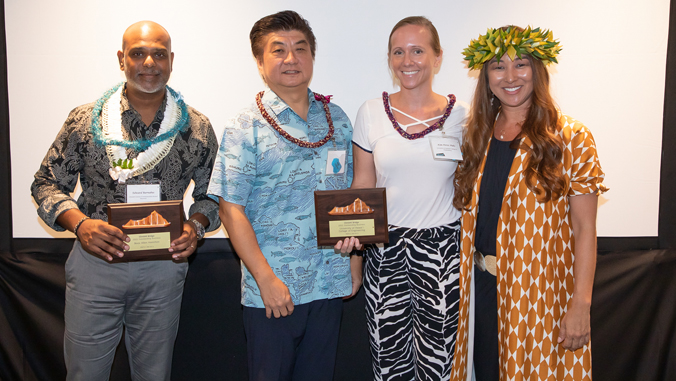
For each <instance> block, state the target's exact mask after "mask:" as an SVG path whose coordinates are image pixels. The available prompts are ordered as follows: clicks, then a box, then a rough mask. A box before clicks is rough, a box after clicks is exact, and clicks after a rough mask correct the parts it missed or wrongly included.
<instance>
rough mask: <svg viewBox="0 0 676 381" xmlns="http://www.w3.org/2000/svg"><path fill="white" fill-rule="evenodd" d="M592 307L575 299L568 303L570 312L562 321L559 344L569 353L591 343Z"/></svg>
mask: <svg viewBox="0 0 676 381" xmlns="http://www.w3.org/2000/svg"><path fill="white" fill-rule="evenodd" d="M589 310H590V305H589V304H586V303H584V302H581V301H578V300H577V299H575V296H573V298H571V299H570V302H569V303H568V311H567V312H566V314H565V315H564V316H563V319H562V320H561V328H560V329H559V338H558V343H559V344H561V345H562V346H563V347H564V348H566V349H567V350H569V351H575V350H577V349H579V348H582V347H583V346H584V345H586V344H587V343H589V337H590V332H591V324H590V317H589Z"/></svg>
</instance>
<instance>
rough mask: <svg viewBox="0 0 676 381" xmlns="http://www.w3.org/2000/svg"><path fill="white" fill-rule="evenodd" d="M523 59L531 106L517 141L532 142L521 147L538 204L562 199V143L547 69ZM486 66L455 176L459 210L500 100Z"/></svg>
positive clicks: (536, 61) (468, 194)
mask: <svg viewBox="0 0 676 381" xmlns="http://www.w3.org/2000/svg"><path fill="white" fill-rule="evenodd" d="M506 28H507V27H504V28H503V29H505V30H506ZM524 57H526V58H527V59H528V60H529V61H530V63H531V67H532V69H533V95H532V103H531V105H530V108H529V110H528V115H527V116H526V120H525V121H524V123H523V126H522V127H521V134H520V137H523V136H527V137H528V138H530V140H531V142H532V148H531V147H521V148H524V149H526V150H527V152H528V156H527V159H526V160H527V162H526V169H525V171H524V175H525V178H526V185H527V186H528V189H530V190H531V191H533V193H535V195H536V197H537V199H538V201H540V202H546V201H549V200H552V199H557V198H559V197H561V196H562V195H563V192H564V191H565V188H566V183H565V179H564V175H563V170H562V167H563V163H562V160H561V159H562V157H563V141H562V140H561V137H560V136H559V135H558V133H557V123H558V119H559V118H558V111H557V108H556V105H555V103H554V100H553V99H552V96H551V94H550V93H549V73H548V72H547V68H546V67H545V65H544V64H543V63H542V61H540V60H539V59H537V58H533V57H531V56H530V55H525V56H524ZM505 59H506V58H505ZM487 66H488V63H486V65H484V66H483V67H482V68H481V72H480V73H479V79H478V82H477V86H476V90H475V91H474V99H473V101H472V109H471V112H470V116H469V120H468V122H467V132H466V135H465V140H464V142H463V145H462V151H463V161H462V162H461V163H460V165H459V166H458V169H457V170H456V172H455V196H454V199H453V205H454V206H455V207H456V208H458V209H463V208H464V207H465V206H467V205H468V204H469V203H470V201H471V198H472V189H473V188H474V182H475V181H476V178H477V176H478V173H479V167H480V166H481V163H482V161H483V159H484V154H485V152H486V147H487V146H488V142H489V141H490V140H491V137H492V136H493V126H494V123H495V118H496V117H497V115H498V112H499V110H500V100H499V99H498V98H497V97H494V96H493V93H492V92H491V90H490V87H489V84H488V69H487ZM491 99H492V100H493V102H491ZM522 145H523V144H522Z"/></svg>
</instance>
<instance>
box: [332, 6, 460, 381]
mask: <svg viewBox="0 0 676 381" xmlns="http://www.w3.org/2000/svg"><path fill="white" fill-rule="evenodd" d="M442 53H443V52H442V50H441V46H440V43H439V36H438V34H437V31H436V28H434V25H432V23H431V22H430V21H429V20H428V19H426V18H425V17H407V18H405V19H403V20H401V21H399V22H398V23H397V24H396V25H395V26H394V28H393V29H392V32H391V34H390V40H389V48H388V62H389V66H390V70H391V72H392V74H393V77H394V79H395V81H396V82H397V83H398V84H399V86H400V91H399V92H396V93H394V94H391V95H389V94H387V93H386V92H384V93H383V95H382V98H376V99H372V100H369V101H366V102H365V103H364V104H363V105H362V106H361V108H360V109H359V113H358V114H357V119H356V121H355V128H354V135H353V141H352V143H353V144H354V181H353V183H352V188H373V187H385V188H387V215H388V220H389V223H390V227H389V236H390V237H389V244H386V245H371V246H367V247H365V249H364V258H365V266H364V288H365V292H366V303H367V306H366V312H367V317H368V330H369V335H370V342H371V354H372V357H373V371H374V376H375V379H376V380H387V379H407V380H412V379H416V380H427V379H431V380H439V379H448V378H449V376H450V371H451V364H452V359H453V352H454V347H455V333H456V329H457V319H458V309H457V301H458V296H459V295H458V263H459V239H460V222H459V217H460V212H459V211H458V210H457V209H455V208H454V207H453V189H454V188H453V180H454V172H455V169H456V167H457V162H456V161H453V160H448V159H443V157H444V156H445V157H448V154H449V152H448V151H444V150H442V146H446V147H448V144H451V145H454V146H456V147H459V142H460V141H461V139H462V129H463V126H464V123H465V119H466V115H467V110H468V108H467V106H466V105H465V104H462V103H461V102H456V99H455V96H453V95H448V96H443V95H440V94H437V93H435V92H433V91H432V81H433V79H434V75H435V73H436V72H437V71H438V69H439V67H440V66H441V61H442ZM355 243H356V244H357V247H359V243H358V241H357V240H355V239H354V238H352V239H347V240H345V241H344V242H341V243H339V244H338V245H336V247H337V248H341V247H342V248H343V251H345V250H346V249H351V248H352V245H354V244H355Z"/></svg>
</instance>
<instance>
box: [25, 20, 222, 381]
mask: <svg viewBox="0 0 676 381" xmlns="http://www.w3.org/2000/svg"><path fill="white" fill-rule="evenodd" d="M117 57H118V60H119V64H120V70H123V71H124V73H125V76H126V78H127V81H126V83H121V84H119V85H117V86H115V87H113V88H112V89H110V90H108V91H107V92H106V93H105V94H104V95H103V96H102V97H101V98H100V99H99V100H98V101H97V102H95V103H90V104H87V105H83V106H80V107H77V108H75V109H74V110H73V111H71V113H70V115H69V116H68V119H67V120H66V122H65V123H64V125H63V127H62V129H61V131H60V132H59V134H58V135H57V137H56V140H55V141H54V143H53V144H52V146H51V148H50V149H49V151H48V152H47V155H46V156H45V158H44V160H43V162H42V165H41V166H40V169H39V170H38V172H37V173H36V174H35V181H34V182H33V185H32V186H31V191H32V194H33V198H34V199H35V202H36V203H37V204H38V214H39V216H40V218H42V219H43V220H44V222H45V223H46V224H47V225H49V226H50V227H52V228H53V229H54V230H56V231H63V230H69V231H72V232H74V233H75V235H76V237H77V240H76V241H75V244H74V245H73V249H72V251H71V253H70V255H69V257H68V260H67V261H66V309H65V324H66V327H65V328H66V329H65V335H64V351H65V360H66V368H67V371H68V376H67V378H68V379H69V380H87V381H89V380H107V379H108V378H109V375H110V368H111V365H112V362H113V357H114V355H115V348H116V347H117V345H118V343H119V341H120V339H121V337H122V332H123V327H125V328H126V331H125V343H126V346H127V351H128V353H129V359H130V364H129V365H130V368H131V372H132V378H133V379H135V380H136V379H152V380H168V379H169V378H170V374H171V359H172V354H173V346H174V341H175V339H176V333H177V330H178V321H179V313H180V307H181V297H182V294H183V283H184V280H185V276H186V273H187V271H188V263H187V258H188V257H189V256H190V255H191V254H192V253H194V252H195V249H196V247H197V242H198V240H200V239H202V238H203V236H204V232H205V229H206V230H214V229H216V228H218V226H219V225H220V221H219V219H218V205H217V204H216V203H215V202H213V201H212V200H210V199H209V198H208V197H207V196H206V190H207V187H208V184H209V177H210V175H211V169H212V167H213V162H214V158H215V155H216V152H217V149H218V143H217V141H216V137H215V134H214V131H213V129H212V127H211V124H210V122H209V120H208V119H207V118H206V117H205V116H204V115H202V114H200V113H199V112H198V111H196V110H195V109H193V108H191V107H189V106H187V105H186V104H185V103H184V102H183V99H182V97H181V96H180V94H178V93H176V92H175V91H174V90H173V89H171V88H170V87H168V86H167V82H168V81H169V76H170V75H171V67H172V63H173V59H174V53H173V52H172V51H171V38H170V36H169V33H168V32H167V31H166V30H165V29H164V28H163V27H162V26H160V25H159V24H156V23H154V22H151V21H141V22H138V23H135V24H133V25H131V26H130V27H129V28H128V29H127V30H126V31H125V33H124V36H123V43H122V50H121V51H118V53H117ZM120 160H122V161H126V162H131V163H132V164H133V165H125V166H119V165H117V163H119V161H120ZM125 167H126V168H125ZM78 176H79V178H80V183H81V185H82V194H81V195H80V196H79V198H78V199H77V201H75V200H74V199H73V198H72V197H71V193H72V192H73V190H74V188H75V186H76V184H77V180H78ZM191 181H194V183H195V187H194V191H193V193H192V196H193V199H194V201H195V202H194V203H193V204H192V206H191V207H190V218H189V219H188V221H186V222H185V223H184V224H183V232H182V234H181V236H180V237H179V238H177V239H175V240H173V241H172V242H171V247H170V248H169V249H167V250H168V251H167V254H169V255H171V258H172V259H173V260H157V261H138V262H136V261H133V262H121V263H119V262H117V261H116V262H115V263H111V261H112V260H113V258H116V259H117V258H123V259H124V257H125V255H128V253H126V251H127V250H129V248H130V246H129V242H130V238H129V237H128V236H127V235H126V234H124V233H123V232H122V231H121V230H120V229H118V228H117V227H114V226H112V225H110V224H108V222H107V215H106V211H107V205H108V204H110V203H120V202H125V201H127V202H129V200H127V198H126V197H125V193H126V191H127V187H132V186H134V185H138V184H140V183H145V184H147V183H154V184H159V186H158V187H157V188H156V189H157V190H156V194H155V195H154V196H155V197H156V198H157V199H156V200H155V201H165V200H181V199H183V196H184V193H185V190H186V188H187V187H188V186H189V185H190V182H191Z"/></svg>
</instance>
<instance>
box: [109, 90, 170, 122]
mask: <svg viewBox="0 0 676 381" xmlns="http://www.w3.org/2000/svg"><path fill="white" fill-rule="evenodd" d="M126 90H127V84H126V83H125V84H124V90H123V91H122V96H121V97H120V105H121V106H122V107H121V109H122V113H123V114H124V113H127V112H131V113H132V114H133V115H134V118H136V119H138V120H139V121H140V122H141V123H143V122H142V121H141V114H139V112H138V111H136V109H135V108H134V107H133V106H132V105H131V104H130V103H129V99H127V91H126ZM166 107H167V96H166V95H165V96H164V99H163V100H162V105H161V106H160V108H159V109H157V112H156V113H155V118H154V119H153V122H152V123H151V125H152V124H155V123H161V122H162V119H164V110H165V108H166ZM148 127H150V126H148Z"/></svg>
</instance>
